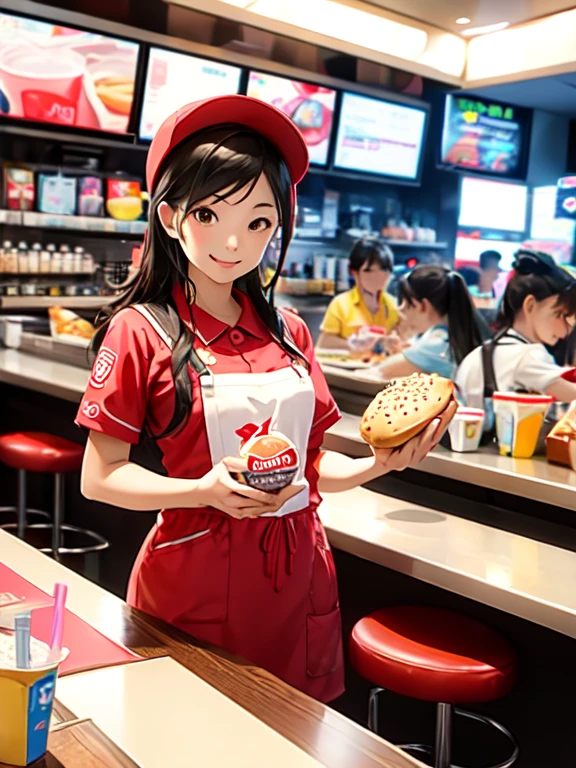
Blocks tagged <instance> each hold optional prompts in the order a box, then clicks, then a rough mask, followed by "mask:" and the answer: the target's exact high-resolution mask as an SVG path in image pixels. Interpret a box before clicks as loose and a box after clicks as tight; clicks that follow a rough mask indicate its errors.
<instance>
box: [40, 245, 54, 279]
mask: <svg viewBox="0 0 576 768" xmlns="http://www.w3.org/2000/svg"><path fill="white" fill-rule="evenodd" d="M39 271H40V273H41V274H47V273H49V272H52V254H51V253H50V251H49V250H48V249H47V248H42V250H41V251H40V269H39Z"/></svg>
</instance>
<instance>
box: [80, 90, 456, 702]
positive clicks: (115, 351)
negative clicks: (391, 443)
mask: <svg viewBox="0 0 576 768" xmlns="http://www.w3.org/2000/svg"><path fill="white" fill-rule="evenodd" d="M307 166H308V155H307V150H306V145H305V143H304V140H303V139H302V136H301V134H300V133H299V131H298V129H297V128H296V127H295V125H294V124H293V123H292V122H291V120H290V119H289V118H287V117H286V116H285V115H284V114H283V113H282V112H280V111H279V110H277V109H275V108H274V107H271V106H269V105H267V104H265V103H263V102H260V101H258V100H256V99H251V98H248V97H246V96H223V97H218V98H215V99H208V100H206V101H202V102H195V103H193V104H189V105H187V106H185V107H183V108H181V109H180V110H178V111H177V112H176V113H175V114H173V115H172V116H171V117H170V118H168V120H167V121H166V122H165V123H163V125H162V126H161V127H160V129H159V130H158V132H157V134H156V136H155V138H154V140H153V142H152V144H151V147H150V150H149V153H148V161H147V170H146V175H147V183H148V189H149V192H150V195H151V204H150V221H149V229H148V233H147V237H146V239H145V243H144V246H143V254H142V262H141V268H140V270H139V272H138V273H137V275H136V276H135V279H134V281H133V283H132V284H131V285H130V286H129V288H128V289H127V290H126V292H125V293H124V294H123V295H122V296H120V297H119V298H118V299H117V300H116V301H115V303H114V304H113V306H112V308H111V311H110V314H109V317H108V320H107V322H106V323H105V325H104V326H103V328H102V329H101V331H100V332H99V335H98V337H97V339H96V342H95V346H96V347H97V348H99V351H98V356H97V358H96V361H95V363H94V367H93V371H92V376H91V378H90V382H89V385H88V388H87V390H86V393H85V396H84V399H83V401H82V403H81V406H80V409H79V412H78V417H77V422H78V424H80V425H82V426H83V427H86V428H88V429H89V430H90V437H89V440H88V444H87V448H86V453H85V459H84V468H83V473H82V490H83V493H84V494H85V495H86V496H88V498H91V499H95V500H98V501H102V502H105V503H108V504H112V505H116V506H119V507H123V508H126V509H132V510H155V509H162V511H161V512H160V514H159V516H158V519H157V523H156V525H155V526H154V528H153V529H152V530H151V531H150V534H149V535H148V537H147V538H146V541H145V542H144V544H143V546H142V548H141V551H140V553H139V555H138V557H137V560H136V563H135V565H134V567H133V570H132V574H131V577H130V583H129V587H128V602H129V604H130V605H133V606H135V607H137V608H140V609H142V610H143V611H146V612H147V613H150V614H152V615H154V616H157V617H159V618H161V619H164V620H165V621H167V622H169V623H171V624H173V625H175V626H177V627H180V628H181V629H183V630H185V631H186V632H189V633H190V634H192V635H194V636H195V637H196V638H198V639H199V640H202V641H206V642H210V643H214V644H216V645H218V646H220V647H222V648H224V649H226V650H227V651H229V652H231V653H233V654H237V655H240V656H243V657H245V658H247V659H248V660H250V661H251V662H253V663H255V664H258V665H260V666H261V667H263V668H265V669H267V670H269V671H271V672H272V673H274V674H276V675H278V676H279V677H281V678H282V679H284V680H285V681H287V682H288V683H290V684H292V685H294V686H295V687H297V688H300V689H301V690H303V691H306V692H307V693H308V694H310V695H311V696H314V697H316V698H318V699H320V700H323V701H330V700H331V699H334V698H335V697H337V696H339V695H340V694H341V693H342V691H343V661H342V639H341V626H340V613H339V605H338V592H337V585H336V576H335V572H334V562H333V559H332V554H331V552H330V547H329V545H328V542H327V539H326V534H325V532H324V529H323V527H322V524H321V522H320V520H319V518H318V515H317V511H316V510H317V507H318V505H319V503H320V501H321V497H320V491H338V490H344V489H348V488H353V487H355V486H356V485H360V484H362V483H365V482H367V481H369V480H371V479H373V478H375V477H378V476H379V475H382V474H384V473H386V472H388V471H390V470H393V469H403V468H405V467H406V466H410V465H413V464H414V463H417V462H418V461H420V460H421V459H422V458H423V457H424V455H425V454H426V453H427V452H428V450H429V449H430V448H431V447H432V446H433V445H434V444H435V443H436V442H438V440H439V439H440V437H441V435H442V434H443V432H444V430H445V428H446V426H447V423H448V420H449V418H450V416H451V415H452V414H451V413H449V414H447V416H446V417H445V418H444V419H442V420H440V421H436V422H435V423H433V424H432V425H431V426H430V427H429V428H428V429H427V431H426V432H425V433H424V434H423V435H422V436H421V437H420V438H414V439H413V440H412V441H410V443H409V444H407V446H405V447H404V448H403V449H401V450H397V451H389V450H387V451H375V452H374V454H373V455H372V456H371V457H370V458H368V459H357V460H353V459H350V458H348V457H345V456H341V455H340V454H336V453H331V452H322V451H321V445H322V441H323V436H324V432H325V431H326V430H327V429H328V428H329V427H330V426H332V425H333V424H334V423H335V422H336V421H337V420H338V419H339V413H338V409H337V407H336V405H335V403H334V400H333V399H332V396H331V394H330V392H329V390H328V387H327V385H326V381H325V379H324V377H323V375H322V373H321V371H320V368H319V366H318V364H317V362H316V360H315V358H314V350H313V343H312V340H311V337H310V333H309V332H308V329H307V328H306V326H305V324H304V323H303V322H302V321H301V320H300V318H299V317H298V316H297V315H295V314H293V313H291V312H283V313H277V312H276V310H275V309H274V304H273V287H274V284H275V282H276V280H277V279H278V276H279V274H280V271H281V269H282V265H283V262H284V259H285V256H286V251H287V248H288V244H289V242H290V238H291V235H292V229H293V222H294V209H295V186H296V184H297V183H298V181H300V179H301V178H302V177H303V175H304V174H305V172H306V170H307ZM272 242H273V243H274V244H275V245H276V247H277V250H278V266H277V269H276V272H275V274H274V275H273V277H272V279H271V281H270V283H269V284H268V285H266V286H263V285H262V282H261V276H260V270H259V268H260V262H261V260H262V257H263V255H264V252H265V251H266V249H267V248H268V247H269V246H270V244H271V243H272ZM104 334H105V335H104ZM268 433H270V434H271V435H272V436H276V437H280V438H281V439H282V440H284V441H288V442H289V444H290V445H291V447H292V448H293V452H292V453H291V454H290V455H291V456H292V457H296V459H297V458H298V457H299V465H297V464H294V466H295V467H297V469H296V470H295V471H296V472H297V474H296V476H295V477H294V480H293V482H292V484H291V485H289V486H288V487H287V488H284V489H283V490H281V491H280V492H279V493H277V494H275V493H270V492H265V491H263V490H259V489H256V488H252V487H250V486H248V485H246V484H244V483H241V482H238V479H234V477H236V478H237V477H238V476H237V475H236V474H234V473H237V472H242V471H244V470H246V469H247V464H246V461H245V460H244V459H240V458H239V449H240V448H241V446H242V445H243V444H244V443H245V442H246V441H247V440H250V439H251V438H253V437H254V436H256V435H266V434H268ZM146 441H148V442H150V441H151V442H152V443H153V445H154V446H155V448H156V450H157V451H158V452H159V453H160V455H161V457H162V466H163V474H160V473H157V472H153V471H151V470H150V469H146V468H144V467H143V466H141V465H138V464H136V463H135V462H134V461H131V455H130V451H131V447H132V446H134V445H136V444H138V443H143V442H146ZM231 473H232V474H231ZM233 474H234V477H233V476H232V475H233ZM360 513H361V510H360V511H359V514H360Z"/></svg>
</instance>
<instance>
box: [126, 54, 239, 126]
mask: <svg viewBox="0 0 576 768" xmlns="http://www.w3.org/2000/svg"><path fill="white" fill-rule="evenodd" d="M241 74H242V69H241V68H240V67H234V66H232V65H230V64H223V63H222V62H220V61H211V60H210V59H200V58H198V57H197V56H190V55H189V54H187V53H178V52H176V51H168V50H166V49H164V48H151V49H150V57H149V59H148V70H147V72H146V87H145V90H144V103H143V105H142V114H141V118H140V138H141V139H145V140H151V139H152V138H153V137H154V134H155V133H156V131H157V130H158V128H159V127H160V126H161V125H162V123H163V122H164V120H165V119H166V118H167V117H169V116H170V115H171V114H172V113H173V112H175V111H176V110H177V109H180V107H183V106H184V105H185V104H189V103H190V102H191V101H199V100H200V99H208V98H210V97H211V96H227V95H228V94H234V93H238V88H239V86H240V76H241Z"/></svg>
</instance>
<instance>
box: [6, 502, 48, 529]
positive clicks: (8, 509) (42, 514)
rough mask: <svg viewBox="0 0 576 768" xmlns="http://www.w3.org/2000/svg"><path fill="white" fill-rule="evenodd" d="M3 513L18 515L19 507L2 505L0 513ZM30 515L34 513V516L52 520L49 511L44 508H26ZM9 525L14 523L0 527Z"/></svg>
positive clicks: (27, 513)
mask: <svg viewBox="0 0 576 768" xmlns="http://www.w3.org/2000/svg"><path fill="white" fill-rule="evenodd" d="M2 514H4V515H5V514H9V515H17V514H18V507H0V515H2ZM28 515H33V516H34V517H41V518H42V519H43V520H51V519H52V518H51V517H50V515H49V513H48V512H45V511H44V510H43V509H27V510H26V517H28ZM7 525H12V523H4V524H3V525H0V528H5V526H7Z"/></svg>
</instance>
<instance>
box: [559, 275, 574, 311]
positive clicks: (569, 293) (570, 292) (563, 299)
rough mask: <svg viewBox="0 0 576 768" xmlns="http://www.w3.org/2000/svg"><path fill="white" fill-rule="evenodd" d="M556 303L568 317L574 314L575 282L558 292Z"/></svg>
mask: <svg viewBox="0 0 576 768" xmlns="http://www.w3.org/2000/svg"><path fill="white" fill-rule="evenodd" d="M556 304H557V306H558V307H562V309H564V311H565V312H566V314H567V315H568V316H569V317H574V316H576V282H574V283H572V285H571V286H570V287H569V288H567V289H566V290H564V291H562V293H560V294H559V296H558V300H557V302H556Z"/></svg>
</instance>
